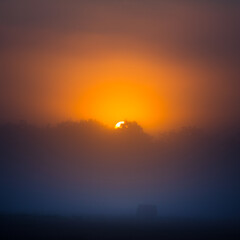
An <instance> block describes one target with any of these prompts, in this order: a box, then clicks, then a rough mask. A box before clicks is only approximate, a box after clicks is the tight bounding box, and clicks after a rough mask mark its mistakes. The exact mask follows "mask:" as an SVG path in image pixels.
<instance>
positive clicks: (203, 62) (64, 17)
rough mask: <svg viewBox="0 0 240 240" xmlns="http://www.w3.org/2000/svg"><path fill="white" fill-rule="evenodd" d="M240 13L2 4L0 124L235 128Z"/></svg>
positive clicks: (149, 4)
mask: <svg viewBox="0 0 240 240" xmlns="http://www.w3.org/2000/svg"><path fill="white" fill-rule="evenodd" d="M239 4H240V2H239V1H225V0H222V1H213V0H212V1H197V0H195V1H173V0H171V1H166V0H162V1H154V0H128V1H119V0H112V1H109V0H102V1H97V0H88V1H85V0H83V1H75V0H69V1H63V0H51V1H49V0H48V1H47V0H41V1H40V0H34V1H30V0H22V1H18V0H8V1H6V0H0V34H1V37H0V51H1V55H0V121H3V122H5V121H18V120H26V121H28V122H33V123H56V122H61V121H66V120H73V121H79V120H81V119H85V120H86V119H96V120H98V121H100V122H102V123H104V124H106V125H108V126H114V125H115V123H116V122H118V121H121V120H129V121H136V122H138V123H139V124H140V125H141V126H142V127H143V128H144V130H145V131H147V132H156V131H158V130H165V129H170V128H177V127H181V126H188V125H194V126H200V127H205V126H218V125H219V126H226V125H227V126H228V125H231V126H235V125H237V124H238V122H239V120H240V107H239V102H240V99H239V98H240V95H239V89H240V82H239V77H240V70H239V60H240V47H239V41H240V31H239V30H240V29H239V22H240V19H239V18H240V5H239Z"/></svg>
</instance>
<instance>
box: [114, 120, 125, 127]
mask: <svg viewBox="0 0 240 240" xmlns="http://www.w3.org/2000/svg"><path fill="white" fill-rule="evenodd" d="M124 123H125V122H124V121H121V122H118V123H117V124H116V125H115V128H121V127H122V125H123V124H124Z"/></svg>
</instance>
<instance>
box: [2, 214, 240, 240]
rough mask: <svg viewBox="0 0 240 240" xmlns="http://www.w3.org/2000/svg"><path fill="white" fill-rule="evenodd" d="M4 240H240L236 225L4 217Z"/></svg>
mask: <svg viewBox="0 0 240 240" xmlns="http://www.w3.org/2000/svg"><path fill="white" fill-rule="evenodd" d="M0 219H1V220H0V232H1V235H0V239H114V240H115V239H134V240H135V239H136V240H137V239H146V240H151V239H192V240H194V239H226V240H229V239H240V238H239V237H240V233H239V224H238V223H236V222H235V223H233V222H218V223H216V222H215V223H214V222H208V223H206V222H205V223H204V222H196V221H180V220H177V221H161V220H159V219H157V220H148V221H147V220H139V219H126V218H125V219H116V218H114V219H113V218H112V219H109V218H105V219H103V218H91V219H90V218H87V219H86V218H84V219H83V218H80V217H60V216H32V215H18V216H16V215H14V216H13V215H11V216H9V215H4V216H1V217H0Z"/></svg>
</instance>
